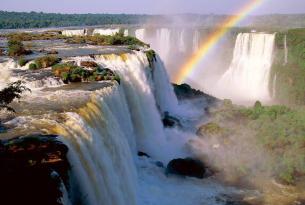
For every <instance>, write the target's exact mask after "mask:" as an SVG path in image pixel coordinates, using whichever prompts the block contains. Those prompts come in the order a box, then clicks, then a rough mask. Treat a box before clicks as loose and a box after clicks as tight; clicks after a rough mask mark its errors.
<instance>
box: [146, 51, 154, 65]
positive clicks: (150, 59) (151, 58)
mask: <svg viewBox="0 0 305 205" xmlns="http://www.w3.org/2000/svg"><path fill="white" fill-rule="evenodd" d="M145 53H146V56H147V60H148V62H149V66H150V67H151V68H153V66H154V61H155V60H156V52H155V51H154V50H152V49H151V50H148V51H145Z"/></svg>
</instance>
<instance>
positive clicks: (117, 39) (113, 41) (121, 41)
mask: <svg viewBox="0 0 305 205" xmlns="http://www.w3.org/2000/svg"><path fill="white" fill-rule="evenodd" d="M66 42H67V43H71V44H83V43H86V44H90V45H100V46H105V45H106V46H107V45H129V46H130V45H138V46H146V44H145V43H143V42H142V41H140V40H138V39H137V38H135V37H132V36H124V33H116V34H115V35H112V36H106V35H99V34H96V35H94V36H72V37H70V38H68V39H67V41H66Z"/></svg>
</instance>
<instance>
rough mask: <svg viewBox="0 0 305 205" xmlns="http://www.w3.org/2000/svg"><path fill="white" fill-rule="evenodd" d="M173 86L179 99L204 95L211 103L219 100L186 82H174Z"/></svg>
mask: <svg viewBox="0 0 305 205" xmlns="http://www.w3.org/2000/svg"><path fill="white" fill-rule="evenodd" d="M173 86H174V91H175V93H176V95H177V98H178V99H179V100H183V99H192V98H198V97H204V98H205V99H206V100H207V102H208V103H209V104H212V103H216V102H217V101H218V99H217V98H215V97H213V96H210V95H208V94H206V93H204V92H202V91H200V90H196V89H193V88H192V87H191V86H190V85H188V84H186V83H184V84H181V85H177V84H173Z"/></svg>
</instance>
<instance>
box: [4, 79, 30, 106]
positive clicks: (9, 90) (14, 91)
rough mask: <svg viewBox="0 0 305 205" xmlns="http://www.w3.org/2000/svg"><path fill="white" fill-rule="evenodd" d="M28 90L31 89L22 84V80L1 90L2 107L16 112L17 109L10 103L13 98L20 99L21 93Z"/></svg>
mask: <svg viewBox="0 0 305 205" xmlns="http://www.w3.org/2000/svg"><path fill="white" fill-rule="evenodd" d="M26 91H30V89H28V88H27V87H25V86H24V85H22V82H21V81H17V82H14V83H11V84H9V85H8V86H7V87H6V88H4V89H3V90H0V109H7V110H9V111H13V112H14V111H15V110H14V109H13V108H12V107H10V106H8V105H9V104H10V103H11V102H13V100H15V99H20V98H21V94H22V93H24V92H26Z"/></svg>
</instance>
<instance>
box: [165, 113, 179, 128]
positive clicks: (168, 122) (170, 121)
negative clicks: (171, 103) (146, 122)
mask: <svg viewBox="0 0 305 205" xmlns="http://www.w3.org/2000/svg"><path fill="white" fill-rule="evenodd" d="M162 122H163V125H164V127H175V126H178V127H181V123H180V120H179V119H178V118H175V117H173V116H170V115H169V113H168V112H165V113H164V117H163V119H162Z"/></svg>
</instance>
